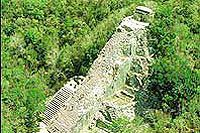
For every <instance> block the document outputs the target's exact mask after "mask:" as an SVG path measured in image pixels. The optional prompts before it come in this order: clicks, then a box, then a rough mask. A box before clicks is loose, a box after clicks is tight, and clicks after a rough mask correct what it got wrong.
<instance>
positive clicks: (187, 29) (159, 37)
mask: <svg viewBox="0 0 200 133" xmlns="http://www.w3.org/2000/svg"><path fill="white" fill-rule="evenodd" d="M147 1H148V0H147ZM142 2H143V0H97V1H96V0H57V1H54V0H3V1H2V4H1V11H2V21H1V25H2V28H1V38H2V54H1V55H2V56H1V60H2V62H3V63H2V64H1V65H2V122H3V124H2V131H3V132H5V133H12V132H36V131H37V130H38V129H37V126H38V123H37V122H38V121H40V120H41V119H42V118H41V117H40V115H39V114H40V113H41V112H42V111H43V110H44V102H45V99H46V97H48V96H50V95H52V94H54V93H55V92H56V91H57V90H58V89H59V88H60V87H61V86H63V84H64V83H66V81H68V80H69V78H71V77H73V76H75V75H86V74H87V71H88V70H89V68H90V66H91V64H92V62H93V61H94V59H95V58H96V57H97V55H98V53H99V51H100V50H101V49H102V48H103V46H104V45H105V43H106V42H107V40H108V39H109V38H110V37H111V35H112V34H113V32H114V30H115V27H116V26H118V24H119V22H120V21H121V20H122V18H123V17H125V16H126V15H130V14H132V11H133V10H134V8H135V7H136V6H138V5H144V3H142ZM156 2H157V6H156V8H155V17H154V19H153V20H151V23H152V25H151V27H150V35H151V36H150V42H149V45H150V46H151V47H153V51H152V53H153V54H154V57H155V62H154V64H153V66H152V67H151V76H150V78H149V79H150V82H149V87H148V90H149V91H148V92H147V93H148V94H154V97H156V99H157V100H156V101H155V100H153V101H151V100H150V103H151V104H152V105H149V107H148V109H153V111H148V112H149V113H146V114H141V115H138V116H137V117H136V119H135V120H134V121H130V120H128V119H124V118H121V119H119V120H116V121H114V122H113V123H112V124H111V125H104V127H105V128H107V130H110V131H113V132H134V131H139V130H141V129H144V131H146V132H195V131H199V130H200V129H199V125H200V120H199V119H200V110H199V109H200V107H199V104H198V103H199V102H200V101H199V100H200V95H199V92H200V88H199V82H198V81H200V71H199V69H200V45H199V44H200V40H199V39H200V36H199V35H200V20H199V19H200V16H199V14H200V13H199V12H200V11H199V6H198V5H200V3H199V1H198V0H193V1H188V0H176V1H175V0H169V1H168V0H162V1H156ZM153 6H155V5H153ZM138 100H139V98H138ZM153 105H154V106H153ZM155 105H156V107H155ZM155 108H156V109H157V110H154V109H155ZM163 116H164V117H163ZM145 124H146V125H147V126H145Z"/></svg>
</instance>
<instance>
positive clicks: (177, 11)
mask: <svg viewBox="0 0 200 133" xmlns="http://www.w3.org/2000/svg"><path fill="white" fill-rule="evenodd" d="M199 5H200V2H199V1H187V0H168V1H163V2H159V1H157V6H156V7H155V9H154V12H155V14H154V18H153V19H152V20H149V21H150V22H151V26H150V27H149V46H150V47H152V48H153V49H152V51H151V54H153V57H154V59H155V60H154V62H153V65H152V66H151V68H150V76H149V85H148V88H147V90H140V91H139V92H137V94H136V98H137V100H138V102H137V105H136V118H135V119H134V120H133V121H130V120H129V119H127V118H124V119H123V118H122V119H117V120H115V121H114V122H112V123H111V124H102V123H101V125H103V126H100V127H103V128H106V129H108V130H109V131H112V132H124V133H128V132H130V133H132V132H147V133H149V132H181V133H185V132H200V106H199V103H200V82H199V81H200V67H199V66H200V64H199V63H200V62H199V61H200V10H199Z"/></svg>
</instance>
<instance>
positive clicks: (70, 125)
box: [43, 16, 151, 133]
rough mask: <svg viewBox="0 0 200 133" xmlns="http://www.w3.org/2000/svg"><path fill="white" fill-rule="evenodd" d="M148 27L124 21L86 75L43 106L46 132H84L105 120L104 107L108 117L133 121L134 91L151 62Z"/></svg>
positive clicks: (143, 83)
mask: <svg viewBox="0 0 200 133" xmlns="http://www.w3.org/2000/svg"><path fill="white" fill-rule="evenodd" d="M148 25H149V24H148V23H143V22H138V21H136V20H134V19H133V16H129V17H126V18H124V20H123V21H122V22H121V24H120V25H119V27H118V28H117V30H116V32H115V34H114V35H113V36H112V38H111V39H110V40H109V41H108V42H107V44H106V45H105V47H104V48H103V49H102V51H101V53H100V54H99V56H98V58H97V59H96V60H95V61H94V63H93V65H92V67H91V69H90V70H89V73H88V75H87V76H86V77H75V78H74V79H72V80H71V81H70V82H69V83H67V84H66V85H65V86H64V87H63V88H61V89H60V90H59V91H58V92H57V93H56V94H55V95H54V97H53V98H52V100H51V101H50V102H49V103H48V104H47V109H46V111H45V113H44V116H45V119H44V120H43V123H44V124H45V125H46V129H47V130H48V131H49V132H51V133H54V132H57V133H68V132H69V133H72V132H73V133H74V132H81V133H88V132H90V131H91V130H93V129H95V126H94V125H95V121H96V120H98V119H101V120H103V121H106V120H105V119H104V118H103V115H102V114H103V112H104V111H105V107H107V106H110V107H111V108H110V111H109V113H110V114H111V117H118V116H121V115H126V116H128V117H130V118H131V119H132V118H134V103H135V102H134V91H136V90H138V89H141V88H144V86H145V82H144V81H143V79H144V77H146V76H148V66H149V65H150V62H151V57H150V55H149V52H148V47H147V39H146V29H145V27H146V26H148ZM130 79H131V80H130ZM131 81H134V83H130V82H131ZM130 86H132V87H130ZM111 119H112V118H111ZM98 130H100V129H98ZM99 132H103V131H99Z"/></svg>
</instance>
